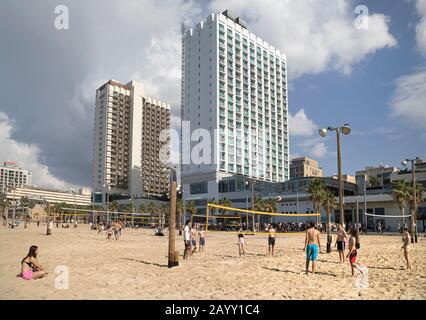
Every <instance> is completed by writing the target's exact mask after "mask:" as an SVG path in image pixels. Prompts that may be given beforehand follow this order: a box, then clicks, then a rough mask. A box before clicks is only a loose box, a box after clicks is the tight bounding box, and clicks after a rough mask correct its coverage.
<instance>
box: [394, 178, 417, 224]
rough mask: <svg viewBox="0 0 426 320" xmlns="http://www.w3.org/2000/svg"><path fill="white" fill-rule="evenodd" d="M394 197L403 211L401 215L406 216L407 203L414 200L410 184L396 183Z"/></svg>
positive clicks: (399, 181)
mask: <svg viewBox="0 0 426 320" xmlns="http://www.w3.org/2000/svg"><path fill="white" fill-rule="evenodd" d="M392 196H393V198H394V200H395V201H396V202H397V203H398V207H399V210H401V213H402V215H403V216H404V215H405V206H406V205H407V201H410V200H411V198H412V196H411V193H410V187H409V186H408V183H407V182H405V181H402V180H398V181H396V182H394V186H393V191H392ZM402 223H403V224H404V223H405V218H404V217H403V218H402Z"/></svg>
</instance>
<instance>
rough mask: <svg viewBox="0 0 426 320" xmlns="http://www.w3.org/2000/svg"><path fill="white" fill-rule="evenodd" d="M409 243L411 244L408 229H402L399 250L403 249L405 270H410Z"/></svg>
mask: <svg viewBox="0 0 426 320" xmlns="http://www.w3.org/2000/svg"><path fill="white" fill-rule="evenodd" d="M410 242H411V236H410V233H409V232H408V228H407V227H405V228H404V232H403V233H402V247H401V249H404V257H405V260H406V261H407V270H408V269H411V257H410V251H411V250H410Z"/></svg>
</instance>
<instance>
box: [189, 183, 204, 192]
mask: <svg viewBox="0 0 426 320" xmlns="http://www.w3.org/2000/svg"><path fill="white" fill-rule="evenodd" d="M189 189H190V192H191V194H202V193H207V181H203V182H197V183H191V184H190V185H189Z"/></svg>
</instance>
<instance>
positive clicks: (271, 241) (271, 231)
mask: <svg viewBox="0 0 426 320" xmlns="http://www.w3.org/2000/svg"><path fill="white" fill-rule="evenodd" d="M267 230H268V232H269V236H268V247H269V255H271V252H272V256H274V248H275V239H276V236H277V234H276V231H275V229H274V227H273V226H272V225H271V224H270V225H269V227H268V229H267Z"/></svg>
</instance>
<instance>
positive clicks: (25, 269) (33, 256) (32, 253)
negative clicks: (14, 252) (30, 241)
mask: <svg viewBox="0 0 426 320" xmlns="http://www.w3.org/2000/svg"><path fill="white" fill-rule="evenodd" d="M37 254H38V247H37V246H31V247H30V250H29V251H28V253H27V255H26V256H25V258H24V259H22V261H21V274H20V276H21V277H22V278H23V279H25V280H31V279H39V278H43V277H44V276H45V275H47V272H46V271H45V268H44V267H43V266H42V265H41V264H40V263H39V262H38V260H37Z"/></svg>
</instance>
